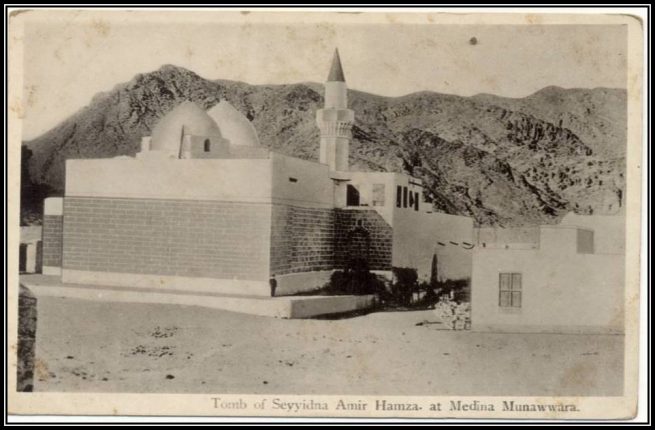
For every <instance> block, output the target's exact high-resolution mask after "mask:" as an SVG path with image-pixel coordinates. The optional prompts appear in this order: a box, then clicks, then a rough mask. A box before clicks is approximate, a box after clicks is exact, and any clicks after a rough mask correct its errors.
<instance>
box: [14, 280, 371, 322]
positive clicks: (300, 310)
mask: <svg viewBox="0 0 655 430" xmlns="http://www.w3.org/2000/svg"><path fill="white" fill-rule="evenodd" d="M20 284H21V285H23V286H25V287H27V288H29V289H30V290H31V291H32V293H34V295H35V296H36V297H37V298H39V297H43V296H52V297H66V298H75V299H82V300H99V301H107V302H124V303H158V304H169V305H185V306H201V307H205V308H213V309H221V310H226V311H232V312H240V313H246V314H251V315H259V316H267V317H275V318H311V317H314V316H319V315H329V314H337V313H344V312H350V311H355V310H360V309H366V308H368V307H371V306H372V305H373V304H374V301H375V296H373V295H366V296H283V297H257V296H246V295H222V294H213V293H200V292H185V291H180V290H167V291H162V290H158V289H156V288H130V287H116V286H96V285H77V284H63V283H62V282H61V278H60V277H58V276H45V275H23V276H21V277H20Z"/></svg>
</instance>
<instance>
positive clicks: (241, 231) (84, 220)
mask: <svg viewBox="0 0 655 430" xmlns="http://www.w3.org/2000/svg"><path fill="white" fill-rule="evenodd" d="M64 214H65V216H64V222H63V229H64V232H65V235H64V241H63V269H64V278H65V281H69V282H75V281H76V279H81V278H80V277H79V276H77V278H76V275H80V276H81V275H83V274H80V273H79V272H90V273H99V274H100V275H99V276H97V277H96V279H97V283H99V284H102V283H103V280H102V279H101V278H102V273H106V272H114V273H123V274H145V275H148V274H149V275H161V276H178V277H191V278H194V277H198V278H214V279H217V278H218V279H220V278H224V279H235V280H260V281H267V280H268V274H269V264H268V263H269V251H270V235H271V233H270V214H271V210H270V204H265V203H235V202H221V201H189V200H172V199H128V198H93V197H91V198H88V197H67V198H66V199H65V202H64ZM67 272H68V275H67ZM82 277H83V276H82Z"/></svg>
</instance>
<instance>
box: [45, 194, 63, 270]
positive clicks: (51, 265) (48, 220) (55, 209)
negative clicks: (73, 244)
mask: <svg viewBox="0 0 655 430" xmlns="http://www.w3.org/2000/svg"><path fill="white" fill-rule="evenodd" d="M43 212H44V213H43V229H42V235H43V238H42V239H43V260H42V261H43V268H42V270H43V273H44V274H45V275H59V274H61V263H62V252H63V234H64V232H63V227H64V218H63V199H62V198H61V197H50V198H47V199H45V202H44V205H43Z"/></svg>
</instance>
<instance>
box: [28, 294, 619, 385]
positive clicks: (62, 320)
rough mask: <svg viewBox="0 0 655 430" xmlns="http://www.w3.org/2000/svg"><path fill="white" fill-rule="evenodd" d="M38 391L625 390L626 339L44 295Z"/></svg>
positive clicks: (419, 316) (407, 318) (415, 318)
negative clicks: (484, 330) (276, 315)
mask: <svg viewBox="0 0 655 430" xmlns="http://www.w3.org/2000/svg"><path fill="white" fill-rule="evenodd" d="M38 319H39V320H38V331H37V342H36V372H35V378H34V379H35V390H36V391H86V392H104V391H111V392H169V393H279V394H285V393H299V394H301V393H303V394H310V393H321V394H339V393H341V394H387V395H391V394H396V395H449V394H450V395H473V394H477V395H517V396H519V395H567V396H573V395H597V396H607V395H619V394H620V393H621V392H622V380H623V374H622V372H623V337H622V336H609V335H607V336H606V335H553V334H539V335H537V334H490V333H471V332H462V331H458V332H452V331H447V330H443V329H442V328H441V325H440V324H420V325H417V323H421V322H423V321H426V320H427V321H432V322H434V321H435V317H434V315H433V314H432V313H431V312H429V311H419V312H390V313H373V314H369V315H365V316H360V317H356V318H350V319H342V320H279V319H273V318H266V317H257V316H252V315H243V314H237V313H231V312H225V311H217V310H211V309H203V308H196V307H182V306H171V305H153V304H125V303H101V302H91V301H80V300H74V299H63V298H53V297H42V298H39V304H38Z"/></svg>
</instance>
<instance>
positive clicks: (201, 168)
mask: <svg viewBox="0 0 655 430" xmlns="http://www.w3.org/2000/svg"><path fill="white" fill-rule="evenodd" d="M347 105H348V104H347V86H346V82H345V77H344V73H343V69H342V66H341V61H340V59H339V55H338V52H335V55H334V58H333V62H332V67H331V69H330V73H329V76H328V79H327V82H326V83H325V106H324V108H323V109H320V110H319V111H318V112H317V114H316V120H317V125H318V128H319V130H320V151H319V152H320V154H319V161H318V162H311V161H306V160H302V159H298V158H294V157H289V156H286V155H282V154H279V153H276V152H273V151H270V150H269V149H268V148H267V147H265V146H264V145H262V144H261V143H260V142H259V139H258V136H257V132H256V131H255V129H254V128H253V126H252V124H251V123H250V121H248V119H247V118H246V117H245V116H244V115H242V114H241V113H240V112H238V111H237V110H236V109H234V107H232V106H231V105H230V104H229V103H227V102H225V101H221V102H220V103H218V104H217V105H216V106H214V107H212V108H211V109H209V110H208V111H205V110H204V109H202V108H200V107H199V106H197V105H196V104H194V103H191V102H185V103H182V104H180V105H178V106H177V107H175V108H174V109H173V110H172V111H170V112H169V113H168V114H166V115H165V116H164V117H163V118H162V119H161V120H160V122H159V123H158V124H157V125H156V126H155V127H154V129H153V131H152V135H151V136H146V137H144V138H143V140H142V143H141V151H140V152H139V153H138V154H137V155H136V156H135V157H125V156H124V157H116V158H113V159H95V160H89V159H86V160H68V161H67V162H66V189H65V196H64V197H63V199H47V201H46V205H45V207H46V209H45V216H44V226H45V228H44V243H45V244H46V245H45V248H44V265H45V267H44V273H46V274H61V276H62V280H63V282H65V283H77V284H91V285H119V286H129V287H144V288H149V289H151V288H156V289H162V288H163V289H179V290H184V291H199V292H215V293H225V294H245V295H260V296H261V295H268V294H269V282H271V279H272V278H275V280H276V283H277V291H278V292H279V293H280V294H291V293H295V292H299V291H305V290H312V289H316V288H318V287H321V286H323V285H324V284H325V283H326V282H327V281H328V279H329V277H330V275H331V274H332V273H333V272H334V271H335V270H339V269H342V268H344V267H345V266H346V264H347V263H348V261H349V260H351V259H352V258H360V259H361V258H363V259H364V260H365V261H366V262H367V263H368V267H369V268H370V269H371V270H374V271H377V272H379V273H381V274H384V275H388V276H390V273H391V269H392V267H412V268H415V269H417V271H418V273H419V276H420V277H421V278H423V279H429V277H430V273H431V265H432V261H433V259H434V256H435V255H437V256H438V259H437V260H438V262H439V265H440V266H439V273H440V276H441V277H442V278H451V279H457V278H467V277H468V276H469V275H470V271H471V251H470V250H467V249H465V247H466V246H465V245H462V244H472V242H473V237H472V233H473V221H472V219H471V218H468V217H463V216H454V215H448V214H442V213H435V212H433V210H432V207H431V205H430V204H428V203H426V201H425V200H424V198H423V185H422V183H421V181H420V180H419V179H416V178H413V177H411V176H408V175H405V174H399V173H388V172H357V171H352V170H351V169H350V166H349V145H350V141H351V138H352V133H351V129H352V126H353V123H354V119H355V113H354V112H353V111H352V110H350V109H348V106H347ZM313 144H314V142H307V145H313Z"/></svg>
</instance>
